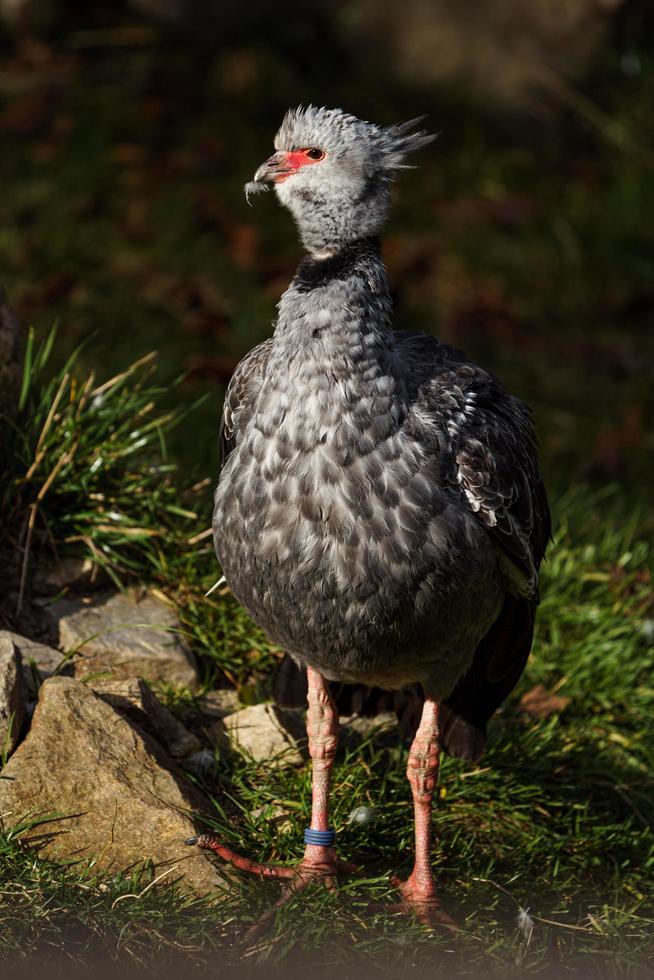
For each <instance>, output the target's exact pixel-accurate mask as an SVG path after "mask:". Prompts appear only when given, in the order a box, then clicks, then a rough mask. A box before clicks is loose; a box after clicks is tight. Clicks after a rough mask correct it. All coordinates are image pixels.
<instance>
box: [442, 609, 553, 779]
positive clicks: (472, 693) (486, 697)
mask: <svg viewBox="0 0 654 980" xmlns="http://www.w3.org/2000/svg"><path fill="white" fill-rule="evenodd" d="M537 605H538V599H537V598H532V599H524V598H521V597H518V596H512V595H507V597H506V599H505V600H504V605H503V607H502V611H501V613H500V615H499V616H498V618H497V619H496V620H495V622H494V623H493V625H492V626H491V628H490V630H489V631H488V633H487V634H486V636H485V637H484V638H483V639H482V640H481V642H480V644H479V646H478V647H477V649H476V651H475V655H474V657H473V661H472V664H471V666H470V668H469V669H468V672H467V673H466V674H464V675H463V677H462V678H461V680H460V681H459V683H458V684H457V685H456V687H455V688H454V690H453V691H452V693H451V694H450V696H449V697H447V698H446V699H445V700H444V701H443V703H442V705H441V712H440V723H441V726H440V727H441V731H440V742H441V746H442V747H443V748H444V749H445V751H446V752H447V753H448V754H449V755H453V756H456V758H457V759H466V760H467V761H468V762H477V761H478V760H479V759H480V758H481V756H482V755H483V753H484V749H485V747H486V725H487V724H488V722H489V721H490V719H491V718H492V716H493V715H494V714H495V712H496V711H497V709H498V708H499V706H500V705H501V704H502V702H503V701H504V699H505V698H506V697H508V695H509V694H510V693H511V691H512V690H513V688H514V687H515V686H516V684H517V683H518V681H519V679H520V677H521V675H522V672H523V670H524V669H525V665H526V663H527V659H528V657H529V653H530V651H531V643H532V639H533V635H534V620H535V616H536V607H537Z"/></svg>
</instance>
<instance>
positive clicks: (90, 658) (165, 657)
mask: <svg viewBox="0 0 654 980" xmlns="http://www.w3.org/2000/svg"><path fill="white" fill-rule="evenodd" d="M44 612H45V615H46V616H47V618H48V620H49V621H50V623H51V625H52V626H53V627H54V628H55V629H56V631H57V634H58V643H59V646H60V647H61V648H62V649H63V650H65V651H71V650H75V651H76V657H75V676H76V677H82V676H87V675H89V674H103V673H104V674H109V675H112V676H117V677H120V676H123V677H126V676H127V677H143V678H144V679H145V680H147V681H167V682H168V683H170V684H174V685H178V686H184V687H189V688H195V687H196V686H197V683H198V672H197V667H196V663H195V658H194V657H193V654H192V653H191V651H190V650H189V648H188V645H187V643H186V641H185V640H184V639H183V637H182V636H180V632H179V631H180V630H181V626H180V622H179V620H178V618H177V615H176V613H175V611H174V610H173V609H171V607H170V606H168V605H167V604H166V603H164V602H162V601H161V600H160V599H158V598H156V597H155V596H153V595H151V594H146V595H144V596H142V597H141V596H138V595H137V594H135V593H134V592H131V591H130V592H126V593H122V592H115V593H111V592H104V593H99V594H97V595H94V596H93V597H89V596H84V597H70V598H66V599H61V600H59V602H55V603H53V604H51V605H49V606H46V607H45V608H44Z"/></svg>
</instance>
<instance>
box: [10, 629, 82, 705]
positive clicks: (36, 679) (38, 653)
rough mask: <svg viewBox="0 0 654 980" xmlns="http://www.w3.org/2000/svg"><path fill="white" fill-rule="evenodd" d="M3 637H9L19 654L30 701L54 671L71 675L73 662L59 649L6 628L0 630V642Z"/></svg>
mask: <svg viewBox="0 0 654 980" xmlns="http://www.w3.org/2000/svg"><path fill="white" fill-rule="evenodd" d="M3 637H9V639H11V640H12V641H13V643H14V646H15V647H16V648H17V650H18V651H19V653H20V655H21V658H22V662H23V681H24V683H25V688H26V693H27V697H28V699H29V700H30V701H36V699H37V697H38V692H39V687H40V686H41V682H42V681H44V680H45V679H46V678H47V677H50V676H51V675H52V674H53V673H55V671H56V672H57V673H58V674H63V675H64V676H68V677H72V675H73V664H72V662H71V661H70V660H67V659H66V657H65V656H64V654H63V653H62V652H61V650H55V649H54V648H53V647H49V646H46V644H45V643H38V642H37V641H36V640H30V639H28V637H26V636H21V635H20V634H19V633H10V632H9V631H8V630H1V631H0V642H2V639H3Z"/></svg>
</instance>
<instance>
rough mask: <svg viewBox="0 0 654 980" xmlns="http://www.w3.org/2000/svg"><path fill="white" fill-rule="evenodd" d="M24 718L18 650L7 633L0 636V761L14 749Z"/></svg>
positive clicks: (21, 676) (21, 673) (21, 674)
mask: <svg viewBox="0 0 654 980" xmlns="http://www.w3.org/2000/svg"><path fill="white" fill-rule="evenodd" d="M23 718H24V695H23V672H22V665H21V656H20V650H19V649H18V647H17V646H16V644H15V643H14V642H13V640H12V639H11V636H10V635H9V634H8V633H1V634H0V759H2V758H6V757H7V756H9V755H11V753H12V752H13V751H14V749H15V748H16V745H17V744H18V739H19V738H20V732H21V728H22V725H23Z"/></svg>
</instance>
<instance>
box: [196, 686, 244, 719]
mask: <svg viewBox="0 0 654 980" xmlns="http://www.w3.org/2000/svg"><path fill="white" fill-rule="evenodd" d="M198 708H199V710H200V712H201V713H202V714H203V715H207V716H208V718H210V719H211V720H215V719H220V718H226V717H227V715H233V714H235V712H237V711H239V710H240V708H241V704H240V702H239V700H238V692H237V691H234V690H233V689H231V688H223V689H221V690H218V691H207V693H206V694H205V695H203V697H201V698H199V699H198Z"/></svg>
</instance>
